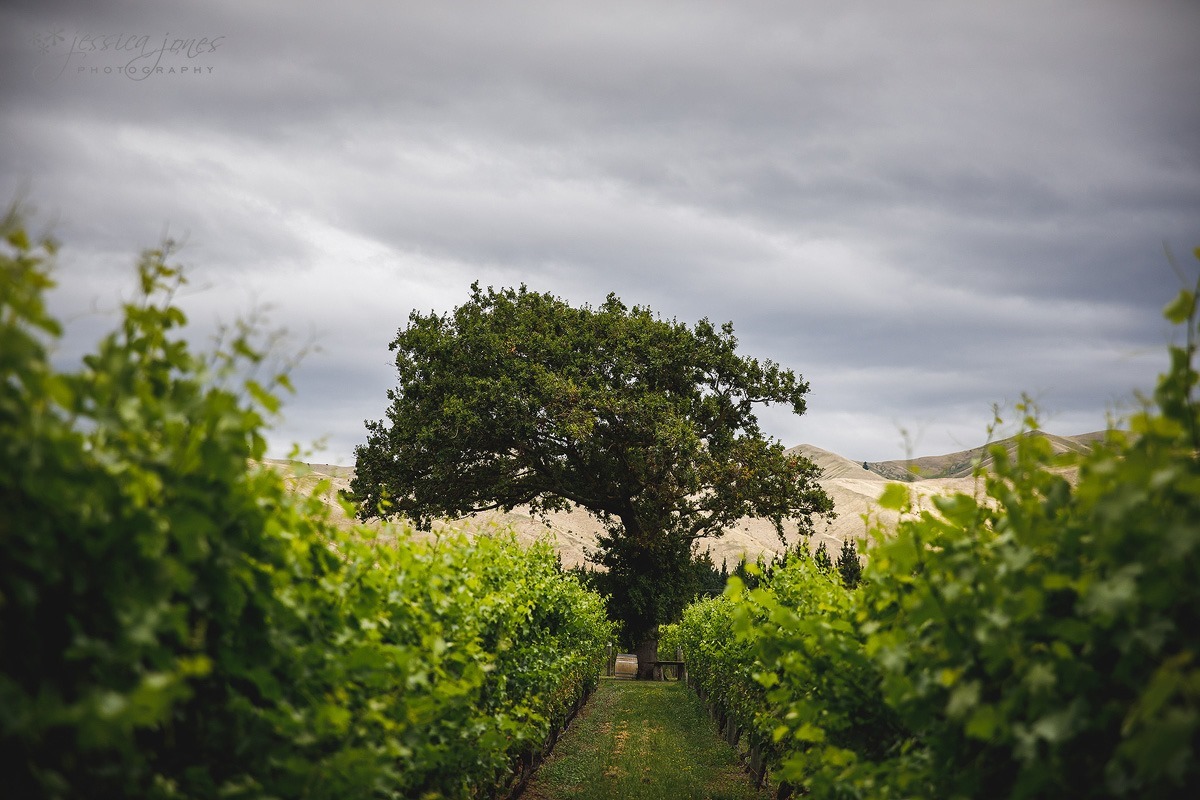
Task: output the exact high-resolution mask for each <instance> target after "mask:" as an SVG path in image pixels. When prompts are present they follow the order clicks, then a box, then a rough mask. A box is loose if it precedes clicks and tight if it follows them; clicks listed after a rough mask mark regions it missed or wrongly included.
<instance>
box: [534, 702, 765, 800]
mask: <svg viewBox="0 0 1200 800" xmlns="http://www.w3.org/2000/svg"><path fill="white" fill-rule="evenodd" d="M762 797H765V795H764V794H759V793H757V792H755V790H754V786H753V784H752V783H751V781H750V778H749V777H748V776H747V775H746V774H745V773H744V772H743V771H742V769H741V767H740V766H739V765H738V763H737V760H736V758H735V757H734V753H733V751H732V750H731V749H730V748H729V746H728V745H726V744H725V743H724V742H723V741H722V740H721V739H720V738H718V736H717V731H716V728H715V726H714V725H713V723H712V721H711V720H710V719H709V718H708V714H706V713H705V711H704V710H703V708H702V707H701V706H700V702H699V701H698V700H697V699H696V697H695V695H693V694H692V693H691V692H690V691H688V689H687V687H686V686H684V685H683V684H682V683H677V682H674V681H669V682H650V681H616V680H608V679H605V680H602V681H601V683H600V687H599V688H598V689H597V690H596V693H595V694H594V695H593V696H592V699H591V700H590V701H588V704H587V706H586V707H585V708H584V709H583V710H582V711H580V713H579V716H577V717H576V718H575V721H574V722H573V723H572V724H571V728H570V729H569V730H568V731H567V732H566V733H565V734H564V735H563V738H562V739H561V740H560V741H559V743H558V745H557V746H556V747H555V748H554V755H553V756H552V757H551V758H550V759H548V760H547V761H546V763H545V764H543V765H542V767H541V769H539V770H538V773H537V775H536V776H535V777H534V779H533V781H532V782H530V784H529V786H528V787H527V788H526V790H525V792H524V793H523V794H522V795H521V800H613V798H620V800H664V799H668V800H760V798H762Z"/></svg>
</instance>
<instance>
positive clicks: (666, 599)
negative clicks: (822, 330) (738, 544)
mask: <svg viewBox="0 0 1200 800" xmlns="http://www.w3.org/2000/svg"><path fill="white" fill-rule="evenodd" d="M391 349H392V350H393V351H394V352H395V354H396V368H397V371H398V383H397V386H396V388H394V389H392V390H390V391H389V392H388V400H389V401H390V406H389V407H388V409H387V419H386V420H382V421H377V422H368V423H367V431H368V437H367V442H366V444H364V445H361V446H359V447H358V448H357V449H356V452H355V455H356V470H355V477H354V480H353V482H352V484H351V489H352V494H353V496H354V499H355V501H356V502H357V503H358V511H359V514H360V516H362V517H363V518H370V517H374V516H403V517H408V518H410V519H411V520H413V521H414V522H415V523H416V524H417V525H418V526H421V527H428V526H430V525H431V524H432V522H433V521H434V520H435V519H439V518H445V517H454V516H459V515H465V514H470V513H473V512H479V511H485V510H489V509H502V510H506V511H507V510H511V509H513V508H514V507H517V506H529V507H531V508H532V509H533V510H534V512H535V513H538V512H544V511H552V510H566V509H569V508H571V507H572V506H578V507H582V508H584V509H586V510H588V511H590V512H591V513H592V514H594V515H595V516H596V517H598V518H599V519H600V520H601V522H602V523H603V524H604V526H605V529H606V531H607V533H606V534H605V535H603V536H601V538H600V540H599V543H598V549H597V551H596V552H595V553H593V554H592V558H593V560H594V561H596V562H597V563H599V564H601V565H603V566H604V567H605V568H606V571H605V572H604V573H603V578H602V582H603V585H604V588H606V589H607V590H608V591H609V593H610V594H611V597H612V600H611V605H610V609H611V611H612V612H613V614H614V616H616V617H617V618H619V619H620V620H621V621H622V622H623V623H624V624H625V628H626V633H627V636H629V638H630V639H631V641H633V642H638V643H647V642H648V641H649V640H650V638H651V637H652V635H653V632H654V629H655V627H656V626H657V625H658V624H659V623H661V622H664V621H667V620H669V619H671V618H673V617H674V616H675V615H677V614H678V613H679V612H680V610H681V609H682V607H683V605H684V604H685V603H686V602H688V601H689V600H690V599H691V597H690V594H689V593H688V592H689V586H690V584H689V583H688V576H689V575H691V574H693V572H694V571H693V570H691V565H692V558H693V554H694V552H695V542H696V541H697V540H699V539H701V538H704V537H715V536H719V535H721V533H722V531H723V529H725V528H727V527H729V526H731V525H732V524H733V523H734V522H735V521H736V520H737V519H739V518H741V517H744V516H755V517H761V518H766V519H769V520H771V522H773V523H774V525H775V528H776V530H777V531H778V532H779V535H780V537H781V538H783V537H784V535H785V524H789V523H790V524H795V525H796V526H797V528H798V531H799V532H800V533H808V532H810V531H811V528H812V524H813V518H814V515H820V514H830V513H831V512H832V503H831V501H830V500H829V498H828V496H827V495H826V494H825V493H824V492H823V491H822V490H821V488H820V486H819V485H818V484H817V482H816V478H817V476H818V474H819V470H818V468H817V467H816V465H815V464H813V463H812V462H811V461H808V460H807V459H804V458H800V457H797V456H795V455H789V454H787V453H785V452H784V449H783V446H782V445H781V444H779V443H778V442H777V441H774V440H773V439H770V438H768V437H766V436H765V435H764V434H763V433H762V431H761V430H760V428H759V424H758V420H757V418H756V416H755V413H754V410H755V407H756V406H758V405H760V404H770V403H781V404H785V405H787V406H789V407H790V408H791V409H792V410H793V411H794V412H795V413H796V414H802V413H803V412H804V408H805V403H804V397H805V394H806V393H807V391H808V385H807V384H806V383H805V382H804V381H803V380H802V379H801V378H800V377H798V376H797V375H796V374H794V373H793V372H792V371H791V370H787V369H782V368H781V367H779V366H778V365H777V364H774V363H772V362H770V361H758V360H755V359H753V358H748V357H745V356H741V355H739V354H738V353H737V339H736V338H735V337H734V335H733V328H732V325H730V324H728V323H727V324H725V325H723V326H721V327H720V328H718V327H715V326H714V325H713V324H712V323H710V322H709V321H708V320H707V319H704V320H701V321H700V322H698V323H696V324H695V325H694V326H690V327H689V326H688V325H686V324H682V323H679V322H677V321H674V320H665V319H663V318H661V317H660V316H657V315H655V314H654V313H653V312H652V311H651V310H650V309H648V308H641V307H637V306H635V307H633V308H628V307H626V306H625V305H624V304H623V303H622V302H621V301H620V300H618V299H617V298H616V297H615V296H613V295H609V297H608V299H607V301H606V302H605V303H604V304H603V305H602V306H600V307H599V308H592V307H590V306H582V307H579V308H575V307H572V306H570V305H568V304H567V303H566V302H564V301H563V300H561V299H559V298H556V297H553V296H551V295H549V294H540V293H536V292H531V291H529V290H527V289H526V288H525V287H524V286H522V287H521V288H520V289H515V290H514V289H504V290H501V291H495V290H493V289H491V288H489V289H488V290H487V291H486V292H485V291H482V290H481V289H480V288H479V285H478V283H476V284H474V285H473V286H472V287H471V299H470V301H469V302H467V303H465V304H464V305H462V306H460V307H459V308H457V309H455V310H454V311H453V313H450V314H445V315H438V314H432V313H431V314H421V313H418V312H413V313H412V314H411V316H410V317H409V324H408V326H407V327H406V328H404V329H402V330H401V331H400V332H399V334H398V335H397V337H396V339H395V341H393V342H392V344H391ZM644 655H645V656H646V657H648V658H650V659H652V658H653V655H651V654H650V653H649V652H647V653H645V654H644Z"/></svg>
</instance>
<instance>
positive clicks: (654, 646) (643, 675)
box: [633, 634, 658, 681]
mask: <svg viewBox="0 0 1200 800" xmlns="http://www.w3.org/2000/svg"><path fill="white" fill-rule="evenodd" d="M633 652H634V654H635V655H636V656H637V658H638V675H637V676H638V680H639V681H649V680H653V679H654V662H655V661H658V639H657V638H656V637H655V635H654V634H650V635H648V636H647V637H646V638H645V639H642V641H641V642H639V643H638V646H637V649H636V650H634V651H633Z"/></svg>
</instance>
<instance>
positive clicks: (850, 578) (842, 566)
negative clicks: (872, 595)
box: [837, 539, 862, 589]
mask: <svg viewBox="0 0 1200 800" xmlns="http://www.w3.org/2000/svg"><path fill="white" fill-rule="evenodd" d="M837 570H838V574H839V575H841V576H842V584H843V585H845V587H846V588H847V589H853V588H855V587H856V586H858V584H859V582H860V581H861V580H862V562H861V561H859V560H858V546H857V545H855V544H854V540H853V539H847V540H846V541H844V542H842V552H841V553H839V554H838V560H837Z"/></svg>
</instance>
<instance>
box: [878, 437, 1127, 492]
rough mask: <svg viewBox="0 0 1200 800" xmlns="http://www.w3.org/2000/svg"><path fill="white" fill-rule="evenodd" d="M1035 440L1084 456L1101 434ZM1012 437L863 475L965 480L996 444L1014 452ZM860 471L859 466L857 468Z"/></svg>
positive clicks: (895, 463)
mask: <svg viewBox="0 0 1200 800" xmlns="http://www.w3.org/2000/svg"><path fill="white" fill-rule="evenodd" d="M1033 433H1034V435H1035V436H1041V437H1042V438H1044V439H1047V440H1049V441H1050V445H1051V447H1052V448H1053V450H1054V452H1056V453H1066V452H1071V451H1074V452H1076V453H1084V452H1087V450H1088V447H1089V446H1090V445H1091V443H1092V442H1095V441H1097V440H1099V439H1102V438H1103V437H1104V431H1095V432H1093V433H1084V434H1080V435H1078V436H1055V435H1054V434H1052V433H1045V432H1044V431H1034V432H1033ZM1016 442H1017V440H1016V437H1010V438H1008V439H1002V440H1000V441H999V442H993V443H991V444H987V445H983V446H981V447H976V448H974V449H971V450H961V451H959V452H957V453H947V454H946V455H941V456H922V457H920V458H911V459H905V460H897V461H874V462H865V463H866V471H870V472H873V473H875V474H876V475H879V476H881V477H883V478H886V479H887V480H890V481H918V480H928V479H932V478H968V477H970V476H971V474H972V472H973V470H974V468H975V464H976V463H981V464H982V466H984V467H987V466H988V465H990V464H991V463H992V457H991V455H990V454H989V452H988V451H989V450H990V449H991V447H992V446H993V445H996V444H999V445H1001V446H1003V447H1004V449H1005V450H1006V451H1007V452H1009V453H1012V452H1013V451H1014V450H1015V448H1016V446H1017V445H1016ZM859 467H860V469H861V468H862V465H861V464H860V465H859Z"/></svg>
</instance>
